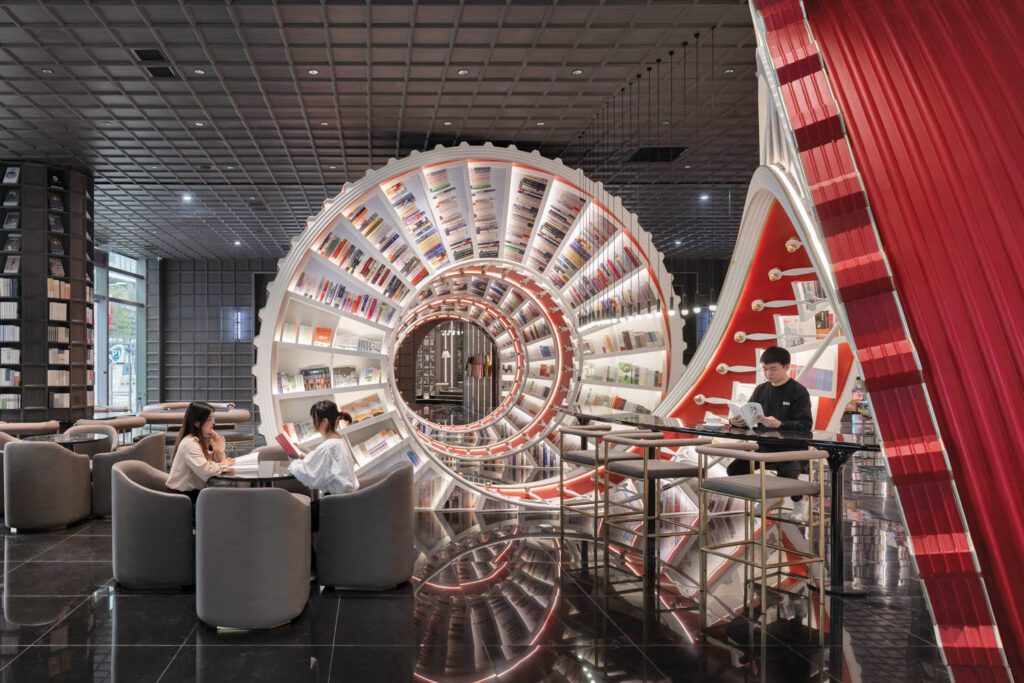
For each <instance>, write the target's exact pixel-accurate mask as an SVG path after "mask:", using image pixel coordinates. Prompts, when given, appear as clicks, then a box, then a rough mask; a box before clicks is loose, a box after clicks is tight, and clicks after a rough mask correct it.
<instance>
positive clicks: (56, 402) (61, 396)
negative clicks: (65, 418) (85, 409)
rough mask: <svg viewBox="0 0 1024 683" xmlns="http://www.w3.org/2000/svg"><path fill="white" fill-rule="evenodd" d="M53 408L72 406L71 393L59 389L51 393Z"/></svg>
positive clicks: (51, 405)
mask: <svg viewBox="0 0 1024 683" xmlns="http://www.w3.org/2000/svg"><path fill="white" fill-rule="evenodd" d="M50 407H51V408H70V407H71V394H70V393H68V392H66V391H58V392H54V393H52V394H50Z"/></svg>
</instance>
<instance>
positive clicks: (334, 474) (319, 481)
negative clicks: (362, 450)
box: [288, 401, 359, 493]
mask: <svg viewBox="0 0 1024 683" xmlns="http://www.w3.org/2000/svg"><path fill="white" fill-rule="evenodd" d="M309 417H310V419H312V421H313V428H314V429H316V431H317V432H319V434H320V436H322V437H323V441H322V442H321V443H320V445H319V446H317V447H316V448H315V449H313V450H312V451H311V452H309V453H304V454H300V455H299V456H298V458H296V459H295V460H292V461H291V464H289V465H288V473H289V474H291V475H292V476H294V477H295V478H296V479H298V480H299V481H300V482H302V483H303V484H304V485H305V486H307V487H309V488H311V489H320V490H321V491H323V492H324V493H348V492H349V491H355V490H357V489H358V488H359V480H358V479H357V478H356V468H355V461H354V460H353V458H352V452H351V451H350V450H349V448H348V444H347V443H345V440H344V439H343V438H341V435H340V434H338V429H339V427H338V422H339V420H342V421H344V422H345V425H348V424H350V423H351V422H352V416H350V415H349V414H348V413H342V412H339V411H338V406H337V405H336V404H335V403H334V401H319V402H318V403H316V404H315V405H314V406H313V407H312V408H310V409H309Z"/></svg>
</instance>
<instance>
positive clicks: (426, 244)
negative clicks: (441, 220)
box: [384, 180, 449, 268]
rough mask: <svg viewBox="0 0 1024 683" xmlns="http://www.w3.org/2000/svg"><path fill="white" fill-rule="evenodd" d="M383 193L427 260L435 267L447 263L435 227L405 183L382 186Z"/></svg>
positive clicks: (445, 254) (446, 255)
mask: <svg viewBox="0 0 1024 683" xmlns="http://www.w3.org/2000/svg"><path fill="white" fill-rule="evenodd" d="M384 194H385V196H387V198H388V201H390V202H391V206H392V208H394V210H395V213H397V214H398V218H399V220H401V221H402V224H403V225H404V226H405V229H406V230H407V231H408V232H409V234H410V235H412V239H413V242H414V243H415V244H416V247H417V248H418V249H419V251H420V254H422V255H423V257H424V258H425V259H427V262H428V263H430V264H432V265H433V266H434V267H435V268H441V267H443V266H446V265H448V263H449V260H448V252H447V250H446V249H445V247H444V243H443V242H442V241H441V236H440V235H439V234H438V232H437V228H436V227H434V223H433V222H432V221H431V220H430V217H429V216H428V215H427V212H426V211H424V210H423V208H421V207H420V206H419V205H418V204H417V203H416V197H415V195H413V193H412V191H411V190H409V188H408V187H407V186H406V184H405V183H404V182H403V181H401V180H400V181H398V182H395V183H392V184H390V185H388V186H386V187H384Z"/></svg>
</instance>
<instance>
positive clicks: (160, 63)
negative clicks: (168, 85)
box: [132, 47, 178, 79]
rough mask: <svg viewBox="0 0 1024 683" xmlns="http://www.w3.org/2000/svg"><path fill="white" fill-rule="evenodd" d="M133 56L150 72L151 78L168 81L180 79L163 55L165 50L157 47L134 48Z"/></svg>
mask: <svg viewBox="0 0 1024 683" xmlns="http://www.w3.org/2000/svg"><path fill="white" fill-rule="evenodd" d="M132 54H133V55H135V59H137V60H139V63H141V64H142V66H144V67H145V69H146V71H148V72H149V75H150V77H151V78H158V79H166V78H177V77H178V74H176V73H174V69H172V68H171V65H170V64H168V62H167V55H165V54H164V53H163V50H159V49H157V48H155V47H136V48H132Z"/></svg>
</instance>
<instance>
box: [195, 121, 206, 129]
mask: <svg viewBox="0 0 1024 683" xmlns="http://www.w3.org/2000/svg"><path fill="white" fill-rule="evenodd" d="M205 125H206V122H205V121H196V123H195V126H196V128H202V127H203V126H205Z"/></svg>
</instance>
